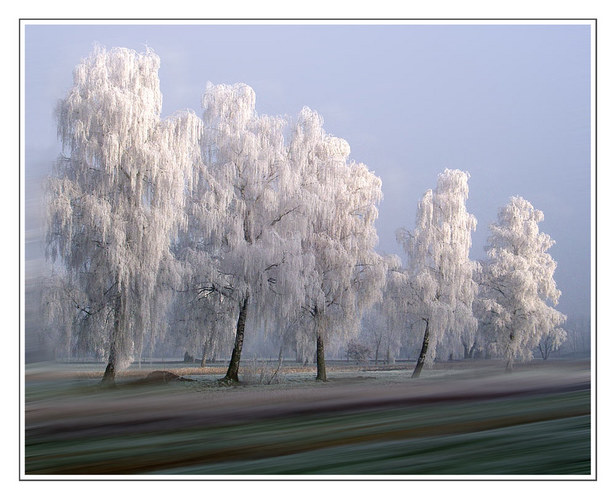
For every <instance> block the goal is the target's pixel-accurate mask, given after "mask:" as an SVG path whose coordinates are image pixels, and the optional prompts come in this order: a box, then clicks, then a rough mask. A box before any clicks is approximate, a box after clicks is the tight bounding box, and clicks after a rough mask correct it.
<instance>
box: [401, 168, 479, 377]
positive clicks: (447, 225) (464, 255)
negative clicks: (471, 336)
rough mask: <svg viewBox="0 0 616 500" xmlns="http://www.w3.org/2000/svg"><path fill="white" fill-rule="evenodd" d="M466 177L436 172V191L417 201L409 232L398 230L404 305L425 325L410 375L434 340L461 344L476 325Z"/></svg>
mask: <svg viewBox="0 0 616 500" xmlns="http://www.w3.org/2000/svg"><path fill="white" fill-rule="evenodd" d="M469 177H470V176H469V174H468V173H466V172H462V171H460V170H449V169H447V170H445V171H444V172H443V173H441V174H439V176H438V181H437V186H436V189H435V190H434V191H433V190H428V191H427V192H426V193H425V195H424V196H423V198H422V199H421V201H420V202H419V205H418V207H417V220H416V226H415V230H414V232H413V233H412V234H411V233H409V232H408V231H400V232H399V234H398V236H399V241H400V242H401V243H402V244H403V246H404V249H405V251H406V253H407V255H408V259H409V268H408V273H409V283H410V290H409V296H408V299H407V300H408V304H409V306H410V308H411V310H412V312H413V314H414V316H415V317H416V318H417V319H418V320H419V321H421V322H423V324H424V334H423V341H422V345H421V351H420V354H419V357H418V359H417V364H416V366H415V370H414V371H413V375H412V377H413V378H416V377H419V376H420V374H421V371H422V369H423V367H424V365H426V364H427V365H430V364H431V363H432V362H433V361H434V359H435V357H436V352H437V347H438V346H439V344H442V343H443V342H444V341H447V342H448V343H454V342H455V343H460V342H461V335H462V333H463V332H465V331H474V330H476V329H477V321H476V319H475V317H474V316H473V311H472V307H473V300H474V298H475V296H476V294H477V284H476V283H475V281H474V280H473V271H474V270H475V269H476V268H477V264H476V263H475V262H473V261H471V260H470V259H469V251H470V247H471V234H472V232H473V231H474V230H475V228H476V225H477V221H476V219H475V217H474V216H473V215H471V214H469V213H468V212H467V211H466V200H467V198H468V178H469Z"/></svg>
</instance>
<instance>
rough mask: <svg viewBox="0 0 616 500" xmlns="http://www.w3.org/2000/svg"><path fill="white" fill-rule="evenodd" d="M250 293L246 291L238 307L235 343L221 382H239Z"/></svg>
mask: <svg viewBox="0 0 616 500" xmlns="http://www.w3.org/2000/svg"><path fill="white" fill-rule="evenodd" d="M249 298H250V295H249V294H248V293H246V297H244V301H243V302H242V306H241V308H240V315H239V317H238V319H237V328H236V330H235V345H234V346H233V353H231V361H230V362H229V368H228V369H227V374H226V375H225V376H224V378H222V380H221V381H222V382H239V381H240V380H239V371H240V357H241V356H242V346H243V345H244V329H245V327H246V314H247V311H248V300H249Z"/></svg>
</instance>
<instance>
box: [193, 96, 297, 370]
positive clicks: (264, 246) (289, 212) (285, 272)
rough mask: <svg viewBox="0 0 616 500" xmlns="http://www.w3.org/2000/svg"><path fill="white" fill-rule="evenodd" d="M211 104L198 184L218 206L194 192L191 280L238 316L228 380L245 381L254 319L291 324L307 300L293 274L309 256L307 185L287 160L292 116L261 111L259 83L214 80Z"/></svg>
mask: <svg viewBox="0 0 616 500" xmlns="http://www.w3.org/2000/svg"><path fill="white" fill-rule="evenodd" d="M203 109H204V112H203V121H204V134H203V138H202V142H201V154H202V162H203V169H204V170H203V171H202V174H201V179H200V180H199V181H198V182H197V185H198V186H199V185H201V186H203V192H204V193H205V194H207V193H211V195H212V196H213V202H212V205H213V206H215V207H216V208H215V210H214V209H212V208H211V207H209V208H208V207H204V206H203V203H202V201H201V200H202V196H201V195H199V196H196V197H194V199H195V200H197V202H198V203H201V205H194V207H196V208H195V210H196V211H197V212H199V213H196V212H193V214H194V216H195V228H193V232H195V233H196V234H197V235H198V238H199V240H202V241H197V244H196V245H193V246H192V248H191V253H192V256H191V257H190V259H189V260H192V262H193V264H192V267H193V268H194V269H195V270H196V274H195V273H193V276H192V278H191V279H192V282H193V283H195V286H196V291H197V295H198V297H199V298H200V299H201V300H207V301H210V306H211V307H214V309H213V310H214V311H219V310H220V307H226V308H227V311H231V314H232V315H233V316H234V317H235V340H234V346H233V351H232V354H231V359H230V362H229V368H228V370H227V373H226V375H225V377H224V379H223V381H225V382H238V381H239V367H240V360H241V353H242V348H243V342H244V334H245V329H246V325H247V322H249V321H252V322H253V324H254V325H255V326H260V327H263V328H265V329H267V328H268V326H271V325H272V324H273V323H274V322H276V321H278V322H279V323H284V322H285V321H287V319H288V318H290V317H291V312H292V311H294V310H295V307H296V306H295V304H296V303H297V301H298V300H299V299H298V298H297V296H296V291H297V290H298V287H297V282H298V279H297V278H295V277H294V276H293V272H294V270H299V269H300V266H299V265H298V264H297V263H296V262H295V259H296V258H297V257H298V256H299V255H301V249H300V248H299V243H300V240H299V238H298V237H297V235H296V230H295V224H294V222H293V221H294V217H295V215H296V212H297V210H298V203H299V202H298V187H299V184H298V178H297V176H296V175H294V174H293V172H292V171H290V169H289V163H288V161H287V150H286V146H285V140H284V129H285V126H286V122H285V120H284V119H282V118H279V117H270V116H267V115H259V114H257V113H256V110H255V93H254V91H253V89H252V88H250V87H249V86H248V85H245V84H235V85H224V84H223V85H212V84H209V85H208V86H207V88H206V91H205V93H204V96H203ZM204 179H206V181H205V182H204ZM216 304H218V305H216Z"/></svg>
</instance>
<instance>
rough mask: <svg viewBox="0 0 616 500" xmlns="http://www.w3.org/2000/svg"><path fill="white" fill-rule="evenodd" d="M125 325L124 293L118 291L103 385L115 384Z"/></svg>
mask: <svg viewBox="0 0 616 500" xmlns="http://www.w3.org/2000/svg"><path fill="white" fill-rule="evenodd" d="M123 327H124V304H123V301H122V295H121V294H120V293H118V295H117V297H116V303H115V315H114V318H113V330H112V331H111V341H110V342H109V358H108V360H107V367H106V368H105V373H104V374H103V380H101V385H104V386H108V387H109V386H110V387H112V386H115V376H116V366H117V364H118V355H119V353H118V348H119V343H120V336H121V335H122V328H123Z"/></svg>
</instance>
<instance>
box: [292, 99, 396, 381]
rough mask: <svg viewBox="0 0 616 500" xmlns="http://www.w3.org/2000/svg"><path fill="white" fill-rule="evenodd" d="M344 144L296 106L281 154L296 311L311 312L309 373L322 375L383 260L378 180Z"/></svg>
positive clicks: (380, 276) (377, 283)
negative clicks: (285, 152) (290, 183)
mask: <svg viewBox="0 0 616 500" xmlns="http://www.w3.org/2000/svg"><path fill="white" fill-rule="evenodd" d="M349 154H350V147H349V145H348V143H347V142H346V141H345V140H343V139H340V138H337V137H333V136H330V135H327V134H326V133H325V131H324V130H323V119H322V118H321V116H319V114H318V113H316V112H315V111H313V110H311V109H309V108H304V109H303V110H302V111H301V112H300V114H299V116H298V119H297V121H296V123H295V125H294V128H293V133H292V137H291V141H290V145H289V159H290V164H291V165H292V168H293V171H294V172H295V175H298V176H299V177H300V179H301V214H302V217H301V218H300V219H299V220H298V224H297V226H296V228H297V230H298V231H300V233H301V252H302V260H301V261H300V262H299V263H300V265H301V268H300V269H299V270H300V271H301V273H300V275H299V279H301V282H302V295H303V297H304V301H303V304H302V311H303V313H304V314H305V315H307V316H308V317H309V318H311V320H312V325H313V329H312V332H311V336H312V339H313V342H316V357H317V376H316V378H317V380H320V381H326V380H327V374H326V366H325V348H326V345H327V343H328V342H329V341H330V340H331V339H332V338H336V337H337V338H339V339H342V338H344V337H345V336H349V335H352V334H355V333H356V332H357V330H358V328H359V323H360V320H361V316H362V313H363V311H364V310H366V309H367V308H368V307H369V306H370V305H371V304H373V303H374V302H375V301H376V300H377V299H378V297H379V296H380V294H381V289H382V286H383V282H384V279H385V272H384V266H383V264H382V260H381V258H380V256H379V255H378V254H377V253H376V251H375V246H376V244H377V235H376V228H375V225H374V224H375V221H376V218H377V215H378V211H377V208H376V205H377V203H378V202H379V201H380V199H381V196H382V193H381V180H380V179H379V178H378V177H377V176H376V175H374V174H373V173H372V172H370V171H369V170H368V169H367V167H366V166H365V165H363V164H360V163H355V162H351V161H349V159H348V158H349Z"/></svg>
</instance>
